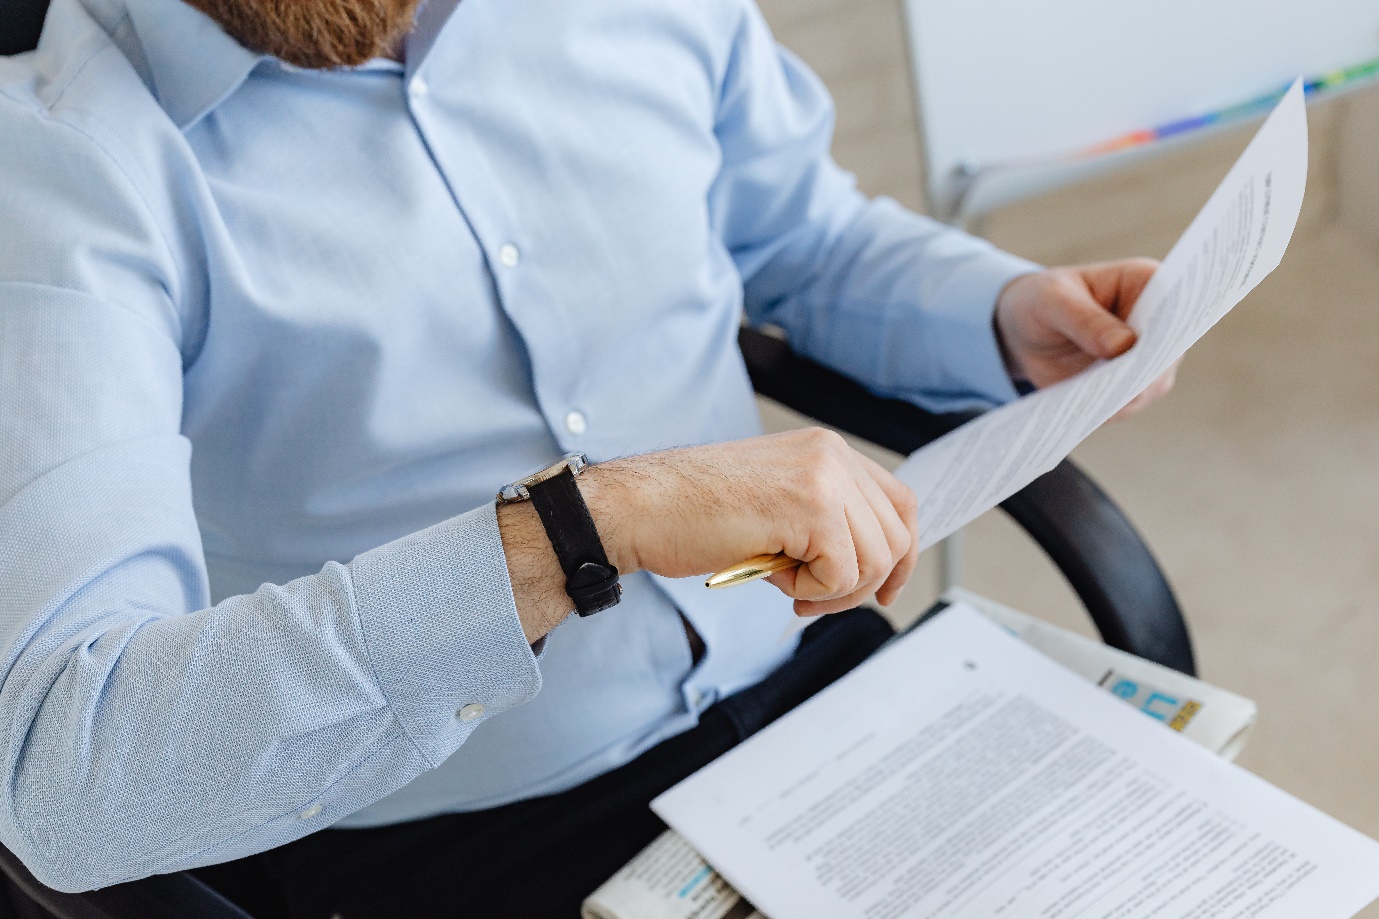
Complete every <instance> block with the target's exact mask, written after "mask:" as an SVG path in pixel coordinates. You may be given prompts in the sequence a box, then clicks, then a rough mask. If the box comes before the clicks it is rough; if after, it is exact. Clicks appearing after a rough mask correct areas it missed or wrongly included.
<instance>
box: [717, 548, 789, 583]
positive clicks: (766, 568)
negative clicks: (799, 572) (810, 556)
mask: <svg viewBox="0 0 1379 919" xmlns="http://www.w3.org/2000/svg"><path fill="white" fill-rule="evenodd" d="M802 564H804V563H803V562H801V561H800V560H799V559H797V558H791V557H790V556H788V555H786V554H785V553H784V552H777V553H776V554H775V555H758V556H755V557H753V558H749V559H747V561H745V562H738V563H737V564H736V565H729V566H728V567H727V568H724V569H723V570H722V571H720V572H718V573H717V574H715V575H714V576H713V577H711V578H709V579H708V580H707V581H705V582H704V586H705V587H710V588H712V587H734V586H736V585H738V584H746V583H747V582H748V581H755V580H757V579H758V578H764V577H766V576H767V575H770V574H775V573H776V572H777V571H784V570H785V569H787V568H794V567H795V566H796V565H802Z"/></svg>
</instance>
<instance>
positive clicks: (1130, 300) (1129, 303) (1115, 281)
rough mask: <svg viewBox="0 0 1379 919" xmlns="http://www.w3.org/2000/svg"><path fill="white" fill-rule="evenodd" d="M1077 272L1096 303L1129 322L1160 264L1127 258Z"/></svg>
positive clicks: (1081, 268) (1088, 266)
mask: <svg viewBox="0 0 1379 919" xmlns="http://www.w3.org/2000/svg"><path fill="white" fill-rule="evenodd" d="M1077 270H1078V271H1079V273H1081V275H1082V277H1083V279H1084V280H1085V281H1086V283H1087V287H1088V289H1089V290H1090V291H1091V293H1092V296H1093V297H1094V298H1096V300H1097V302H1099V303H1101V304H1102V305H1103V306H1105V307H1106V309H1108V310H1110V311H1111V312H1112V313H1114V314H1115V315H1116V316H1117V317H1119V318H1120V319H1127V318H1129V316H1130V311H1131V310H1133V309H1134V308H1135V303H1136V302H1137V301H1138V300H1139V299H1140V294H1142V293H1143V292H1144V288H1145V285H1147V284H1148V283H1149V279H1150V278H1152V277H1154V272H1155V271H1158V270H1159V263H1158V262H1157V261H1155V260H1154V259H1152V258H1126V259H1119V260H1117V261H1114V262H1098V263H1096V264H1094V265H1084V266H1082V267H1080V268H1078V269H1077Z"/></svg>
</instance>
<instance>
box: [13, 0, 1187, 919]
mask: <svg viewBox="0 0 1379 919" xmlns="http://www.w3.org/2000/svg"><path fill="white" fill-rule="evenodd" d="M47 4H48V0H0V55H8V54H18V53H22V52H24V51H28V50H31V49H33V48H34V47H35V46H36V44H37V41H38V34H39V30H40V28H41V27H42V22H43V14H44V12H45V10H46V8H47ZM739 344H740V346H741V348H742V354H743V357H744V358H745V359H746V362H747V369H748V372H749V373H750V374H751V378H752V385H753V386H754V387H755V388H756V391H757V392H758V393H759V394H761V395H763V396H766V397H768V398H770V399H773V400H775V401H776V402H779V403H781V404H783V405H785V406H787V407H788V408H792V409H794V410H795V411H798V412H800V413H802V414H804V415H807V416H809V417H811V418H813V419H816V420H817V421H820V422H822V423H823V424H826V425H829V426H831V427H834V428H837V429H838V430H841V431H846V432H848V433H851V434H855V435H857V436H858V437H862V438H864V439H866V440H869V441H871V442H872V443H875V444H877V445H879V446H881V447H884V448H886V449H888V450H892V451H894V452H896V453H902V454H903V453H910V452H912V451H914V450H916V449H918V448H919V447H921V446H923V445H924V444H926V443H929V442H930V441H932V440H935V439H936V438H938V437H940V436H942V435H943V434H945V433H947V432H948V431H951V430H952V429H954V428H956V427H957V426H959V425H960V424H962V423H964V422H965V421H967V420H969V418H970V417H971V416H970V415H935V414H932V413H930V412H926V411H924V410H923V409H920V408H916V407H915V406H913V405H910V404H909V403H906V402H899V401H896V400H891V399H882V398H878V397H877V396H874V395H872V394H871V393H869V392H867V391H866V390H865V389H864V388H863V387H861V386H859V385H858V384H857V383H854V382H853V381H852V380H849V379H847V378H846V377H843V376H841V375H839V374H837V373H835V372H833V371H831V370H828V369H826V368H824V367H821V366H820V365H818V364H816V363H814V362H812V361H809V360H806V359H804V358H801V357H799V356H797V355H795V354H794V353H793V352H792V351H791V350H790V346H789V345H788V344H787V343H785V342H783V341H780V340H778V339H775V338H772V337H770V336H767V335H764V334H762V333H761V332H756V331H753V330H750V329H743V330H742V333H741V335H740V336H739ZM1001 507H1002V508H1003V509H1004V510H1005V512H1006V513H1008V514H1009V515H1010V516H1011V517H1012V518H1013V519H1014V520H1015V521H1016V522H1017V523H1018V524H1020V526H1022V527H1023V528H1024V529H1025V531H1026V532H1027V533H1029V535H1030V536H1031V537H1032V538H1033V539H1034V541H1035V542H1036V543H1037V544H1038V545H1039V546H1040V547H1041V548H1042V549H1043V550H1044V552H1045V553H1046V554H1047V555H1048V556H1049V558H1050V560H1051V561H1052V562H1053V563H1054V565H1055V566H1057V568H1058V569H1059V571H1061V572H1062V573H1063V576H1064V577H1065V578H1066V579H1067V580H1068V583H1069V584H1070V585H1071V586H1072V588H1073V590H1074V591H1076V593H1077V595H1078V597H1079V598H1080V599H1081V600H1082V603H1083V605H1084V606H1086V608H1087V612H1088V613H1089V614H1090V615H1091V617H1092V621H1093V622H1094V623H1095V624H1096V627H1097V630H1098V631H1099V632H1100V633H1101V636H1102V638H1103V639H1104V640H1105V641H1106V643H1107V644H1109V645H1112V646H1114V647H1117V648H1121V649H1123V650H1125V651H1129V652H1131V653H1132V654H1137V655H1139V656H1140V657H1144V658H1148V659H1149V660H1152V661H1157V662H1158V663H1161V664H1164V665H1166V666H1169V667H1173V668H1174V669H1176V670H1180V671H1182V672H1183V673H1188V674H1191V673H1194V672H1195V664H1194V662H1193V654H1192V641H1191V639H1190V638H1189V636H1188V631H1187V625H1186V623H1184V621H1183V617H1182V613H1181V612H1180V611H1179V609H1178V603H1177V600H1175V599H1174V596H1173V591H1172V589H1171V588H1170V587H1169V585H1168V582H1167V581H1166V580H1165V578H1164V576H1163V573H1162V572H1161V571H1160V570H1159V566H1158V564H1157V563H1156V562H1155V561H1154V557H1153V555H1152V554H1151V553H1150V551H1149V549H1148V547H1147V546H1146V545H1145V544H1144V541H1143V540H1142V539H1141V538H1140V535H1139V534H1138V533H1137V532H1136V531H1135V528H1134V527H1133V526H1131V524H1130V522H1129V521H1128V520H1127V519H1126V518H1125V515H1124V514H1122V513H1121V512H1120V510H1119V508H1117V507H1116V506H1115V504H1113V503H1112V501H1111V499H1110V498H1108V497H1107V496H1106V494H1105V493H1104V492H1103V491H1102V490H1101V489H1100V488H1098V487H1097V486H1096V484H1095V483H1094V482H1093V481H1092V480H1091V479H1090V478H1088V477H1087V475H1086V474H1085V473H1084V472H1082V471H1081V470H1080V469H1078V468H1077V466H1075V465H1074V464H1073V463H1072V462H1068V461H1065V462H1063V463H1061V464H1059V466H1058V467H1057V468H1056V469H1054V470H1053V471H1052V472H1050V473H1048V474H1047V475H1044V476H1042V477H1040V478H1039V479H1037V480H1036V481H1034V482H1033V483H1031V484H1030V485H1029V486H1028V487H1026V488H1025V489H1024V490H1023V491H1021V492H1019V493H1018V494H1016V495H1015V496H1013V497H1011V498H1010V499H1009V500H1007V501H1006V502H1005V503H1004V504H1002V505H1001ZM11 917H13V919H190V917H199V919H252V917H250V916H249V914H248V913H246V912H244V911H243V910H241V909H240V908H239V907H237V906H236V905H234V904H233V903H231V902H230V901H229V900H227V899H225V898H224V897H222V896H221V895H220V894H219V893H217V892H216V891H214V890H213V889H211V888H210V887H209V886H207V885H206V884H205V883H204V882H203V881H202V880H200V879H199V878H197V877H195V876H193V875H191V874H187V873H181V874H169V875H160V876H157V877H152V878H147V879H145V880H142V881H136V882H133V883H130V884H121V885H119V886H116V887H110V888H107V889H105V890H100V891H95V892H93V893H88V894H75V895H74V894H62V893H58V892H56V891H53V890H50V889H49V888H47V887H44V886H43V885H42V884H40V883H39V882H38V881H36V880H35V879H34V877H33V875H32V874H30V873H29V871H28V870H27V869H26V868H25V867H24V865H23V864H22V863H21V862H20V861H19V859H17V858H16V857H15V856H14V855H13V854H12V853H10V852H8V851H6V850H4V849H3V848H0V919H11Z"/></svg>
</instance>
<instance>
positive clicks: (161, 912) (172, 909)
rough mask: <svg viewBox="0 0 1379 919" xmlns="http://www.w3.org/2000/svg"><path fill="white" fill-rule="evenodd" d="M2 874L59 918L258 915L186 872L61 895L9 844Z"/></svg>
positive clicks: (235, 918) (244, 918) (1, 855)
mask: <svg viewBox="0 0 1379 919" xmlns="http://www.w3.org/2000/svg"><path fill="white" fill-rule="evenodd" d="M0 872H3V873H4V875H5V878H6V879H7V880H8V881H9V883H10V884H12V885H13V886H15V887H17V888H18V889H19V891H20V892H21V893H22V894H23V895H24V896H25V897H27V898H28V899H29V900H30V901H32V902H33V903H35V904H37V905H38V906H40V907H42V908H43V909H45V910H47V911H48V912H49V913H51V914H52V915H53V916H54V917H55V919H189V917H192V916H195V917H196V919H253V917H251V916H250V915H249V914H248V913H246V912H244V911H243V910H242V909H240V908H239V907H238V906H235V905H234V904H233V903H231V902H230V901H229V900H227V899H225V898H224V897H222V896H221V895H220V894H218V893H216V892H215V891H214V890H212V889H211V888H210V887H207V886H206V885H205V884H203V883H202V882H201V881H200V880H198V879H197V878H196V877H194V876H193V875H191V874H188V873H186V872H182V873H179V874H160V875H154V876H153V877H149V878H144V879H143V880H141V881H132V882H130V883H128V884H118V885H116V886H114V887H107V888H105V889H104V890H95V891H91V892H90V893H81V894H69V893H59V892H57V891H56V890H53V889H52V888H50V887H46V886H44V885H43V884H41V883H40V882H39V881H38V879H36V878H35V877H34V876H33V875H32V874H30V873H29V869H28V868H26V867H24V863H23V862H21V861H20V860H19V858H18V857H17V856H15V854H14V853H13V852H10V851H9V850H8V849H5V848H3V847H0ZM26 915H27V914H26Z"/></svg>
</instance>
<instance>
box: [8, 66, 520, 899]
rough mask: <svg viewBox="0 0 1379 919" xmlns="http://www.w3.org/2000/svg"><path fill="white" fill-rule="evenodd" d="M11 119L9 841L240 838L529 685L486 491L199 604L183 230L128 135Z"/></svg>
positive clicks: (253, 837) (79, 845)
mask: <svg viewBox="0 0 1379 919" xmlns="http://www.w3.org/2000/svg"><path fill="white" fill-rule="evenodd" d="M91 66H92V67H93V68H99V67H100V66H101V61H100V58H99V56H98V57H97V58H96V59H95V60H94V61H93V63H92V65H91ZM0 137H4V138H5V143H3V144H0V175H3V176H4V177H5V179H4V182H3V183H0V226H4V227H5V234H6V240H5V244H4V245H3V246H0V445H3V446H0V558H4V559H5V563H4V565H3V566H0V655H3V657H2V658H0V676H2V677H3V680H0V724H3V725H4V734H3V740H2V741H0V769H2V770H3V777H4V782H3V791H0V841H3V843H4V845H5V846H6V847H8V848H9V849H11V850H12V851H14V852H15V853H16V854H18V855H19V856H20V857H21V858H22V859H23V860H24V862H25V863H26V864H27V865H28V866H29V867H30V869H31V870H32V871H33V872H34V874H35V875H37V876H38V878H39V879H40V880H42V881H43V882H45V883H46V884H48V885H50V886H52V887H55V888H57V889H59V890H65V891H75V890H82V889H90V888H95V887H101V886H106V885H109V884H113V883H118V882H123V881H128V880H132V879H135V878H139V877H142V876H146V875H149V874H154V873H161V872H168V871H177V870H183V869H187V868H191V867H195V866H198V865H203V864H209V863H214V862H219V861H224V860H228V859H232V858H236V857H241V856H244V855H248V854H251V853H253V852H257V851H262V850H265V849H268V848H272V847H274V846H278V845H281V844H283V843H286V842H289V841H291V840H293V839H295V838H297V837H300V836H302V835H305V834H306V833H309V832H312V831H314V830H317V829H320V828H322V827H324V826H328V825H329V824H330V822H332V821H333V820H336V819H339V818H341V817H343V816H345V815H347V814H350V813H352V812H354V811H356V810H358V809H360V808H361V807H364V806H365V805H367V804H369V803H372V802H373V801H376V800H378V799H380V798H382V797H383V796H385V795H387V794H389V793H390V792H392V791H394V790H396V789H398V788H400V787H402V786H403V785H405V784H406V783H407V782H408V781H410V780H411V779H412V778H414V777H415V776H417V775H419V774H420V773H422V772H423V771H425V770H427V769H429V768H431V767H433V766H435V765H436V764H437V763H439V762H441V761H442V760H444V759H445V758H446V757H447V756H449V755H450V754H451V753H453V752H454V751H455V750H456V749H457V748H459V746H460V745H461V744H462V743H463V742H464V741H465V739H466V738H467V737H468V736H469V735H470V734H471V733H472V731H473V730H474V728H475V727H476V726H477V725H478V724H480V723H482V722H483V721H484V720H485V719H486V718H490V717H493V716H495V715H498V714H500V713H502V712H503V711H505V710H507V709H510V708H512V707H513V706H516V705H519V704H521V703H522V702H523V701H524V700H527V699H530V698H532V697H533V696H534V695H535V694H536V693H537V691H538V690H539V688H540V685H541V676H540V672H539V668H538V666H537V661H536V658H535V656H534V655H533V652H532V649H531V648H530V647H528V645H527V642H526V640H525V638H524V636H523V632H522V627H521V623H520V621H519V620H518V617H517V610H516V607H515V603H514V599H513V596H512V589H511V585H510V584H509V582H508V576H507V568H506V564H505V562H504V557H503V550H502V543H501V540H500V538H499V533H498V528H497V520H496V516H495V512H494V509H493V508H492V506H485V507H480V508H478V509H476V510H473V511H471V512H469V513H466V514H463V515H461V516H458V517H455V518H453V519H451V520H448V521H446V522H445V523H442V524H440V525H438V526H435V527H432V528H431V529H429V530H426V531H424V532H420V533H417V534H415V535H412V536H408V537H406V538H404V539H400V540H398V541H396V542H393V543H390V544H388V545H384V546H382V547H380V548H378V549H376V550H374V551H371V552H366V553H364V554H363V555H360V556H359V557H357V558H355V559H354V560H353V562H351V563H350V564H348V565H344V564H337V563H333V562H332V563H329V564H326V565H325V566H324V568H322V569H321V570H320V571H319V572H318V573H316V574H314V575H311V576H309V577H304V578H300V579H298V580H294V581H291V582H289V583H286V584H281V585H273V584H265V585H264V586H262V587H260V588H259V589H258V590H257V591H255V592H253V593H251V594H246V595H240V596H233V597H229V598H227V599H225V600H223V601H221V602H219V603H217V604H215V605H211V604H210V594H209V589H208V583H207V574H206V566H205V561H204V558H203V550H202V544H201V538H200V531H199V529H198V524H197V520H196V517H195V513H194V510H193V504H192V494H191V486H190V473H189V462H190V457H191V448H190V444H189V442H188V441H187V440H186V438H184V437H183V436H182V434H181V432H180V429H179V428H180V421H181V411H182V383H183V372H184V368H185V367H186V366H187V365H188V364H189V363H191V362H192V361H193V360H194V357H195V349H196V341H197V335H198V334H199V333H198V329H199V328H200V327H201V325H202V324H201V322H200V321H199V319H198V317H196V316H191V315H187V314H186V313H185V312H184V307H182V306H181V304H182V303H183V302H184V298H183V297H182V296H181V294H182V292H183V291H185V290H186V289H188V288H189V287H192V286H194V285H197V284H204V283H205V280H204V278H198V277H197V276H196V274H195V271H196V268H195V266H196V264H197V256H196V253H195V252H194V251H187V250H186V249H185V248H184V246H185V243H184V242H179V240H185V239H187V238H194V237H195V234H194V233H187V234H184V235H183V236H179V235H178V234H177V233H176V232H175V230H176V228H175V226H173V227H172V228H171V229H170V226H169V225H170V223H171V222H172V219H173V218H170V217H168V216H167V215H168V213H170V212H171V210H170V209H169V208H168V207H165V205H164V203H163V202H159V201H157V200H154V199H156V197H157V195H158V194H159V191H158V188H157V187H156V186H157V183H154V182H149V183H148V185H147V186H145V185H144V184H142V180H141V177H140V174H139V173H138V171H137V170H130V169H126V168H122V167H121V165H120V159H119V157H117V156H115V155H114V154H112V153H111V150H112V149H115V146H114V145H116V144H118V142H119V139H118V138H112V137H101V136H92V135H91V134H89V133H87V132H85V131H83V130H82V129H81V128H80V121H79V120H77V121H76V122H75V126H74V123H64V122H61V121H59V120H57V119H55V118H54V117H52V116H51V114H49V113H47V112H44V111H41V110H37V109H34V108H33V107H30V106H25V105H21V104H18V103H16V102H14V101H13V100H11V99H9V98H6V97H5V96H3V95H0ZM176 192H177V190H176V189H172V190H171V191H168V192H167V193H168V194H170V195H175V194H176ZM462 710H463V711H462Z"/></svg>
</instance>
